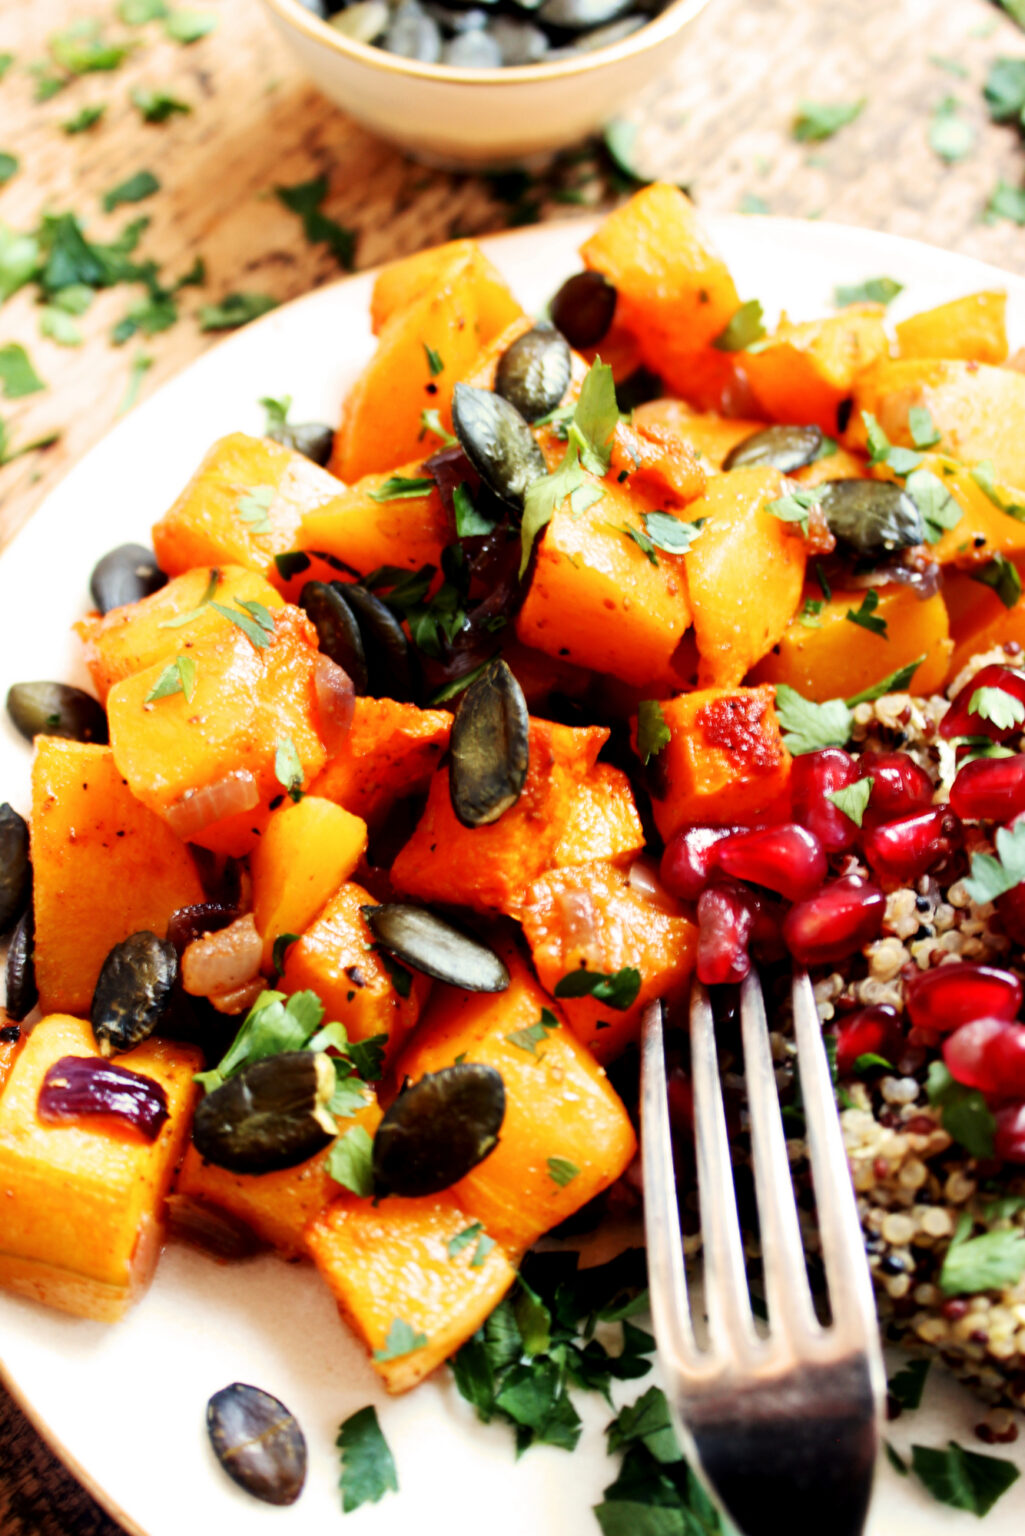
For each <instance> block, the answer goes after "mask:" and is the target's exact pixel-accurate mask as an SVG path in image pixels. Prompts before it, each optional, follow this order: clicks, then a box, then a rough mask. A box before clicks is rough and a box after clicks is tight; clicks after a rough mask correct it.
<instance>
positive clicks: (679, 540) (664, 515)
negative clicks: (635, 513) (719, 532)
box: [641, 512, 706, 555]
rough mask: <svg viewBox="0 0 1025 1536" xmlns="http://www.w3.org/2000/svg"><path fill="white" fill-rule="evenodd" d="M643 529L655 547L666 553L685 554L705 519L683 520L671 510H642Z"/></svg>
mask: <svg viewBox="0 0 1025 1536" xmlns="http://www.w3.org/2000/svg"><path fill="white" fill-rule="evenodd" d="M641 522H642V523H643V524H644V531H645V533H646V534H647V535H648V538H649V539H650V541H651V543H652V544H654V546H655V548H656V549H661V550H662V551H663V552H664V553H665V554H667V555H685V554H686V553H687V551H688V549H690V547H691V545H692V544H693V543H694V540H695V539H696V538H697V536H698V534H699V533H700V532H701V529H702V528H703V527H704V525H705V522H706V519H705V518H703V517H699V518H696V519H695V520H694V521H693V522H685V521H684V519H683V518H682V517H674V516H673V514H672V513H671V512H642V513H641Z"/></svg>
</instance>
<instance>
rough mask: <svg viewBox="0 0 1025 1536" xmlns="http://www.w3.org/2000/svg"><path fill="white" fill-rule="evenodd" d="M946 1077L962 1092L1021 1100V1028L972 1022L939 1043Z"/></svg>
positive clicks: (1024, 1080) (1024, 1084) (1024, 1074)
mask: <svg viewBox="0 0 1025 1536" xmlns="http://www.w3.org/2000/svg"><path fill="white" fill-rule="evenodd" d="M943 1060H944V1061H945V1062H946V1064H947V1067H948V1069H949V1071H950V1075H951V1076H952V1077H953V1078H955V1079H956V1080H957V1081H958V1082H959V1083H963V1084H964V1086H965V1087H966V1088H978V1089H980V1090H981V1091H982V1092H983V1093H987V1094H993V1095H994V1096H995V1097H997V1098H1001V1099H1020V1098H1025V1026H1022V1025H1021V1024H1017V1023H1014V1022H1013V1021H1012V1020H1010V1019H976V1020H975V1021H974V1022H973V1023H971V1024H963V1025H962V1026H961V1028H960V1029H956V1030H955V1031H954V1033H953V1034H952V1035H948V1036H947V1038H946V1039H945V1040H944V1042H943Z"/></svg>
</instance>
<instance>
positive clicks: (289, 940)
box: [270, 933, 302, 981]
mask: <svg viewBox="0 0 1025 1536" xmlns="http://www.w3.org/2000/svg"><path fill="white" fill-rule="evenodd" d="M301 937H302V935H301V934H298V933H279V934H278V936H277V938H276V939H275V940H274V944H273V947H272V949H271V959H270V964H271V970H272V971H273V972H274V975H273V978H272V979H273V980H274V981H277V979H278V977H279V976H280V975H281V973H282V971H283V970H284V969H285V956H286V955H287V953H288V951H289V950H290V949H291V947H292V945H293V944H298V942H299V940H300V938H301Z"/></svg>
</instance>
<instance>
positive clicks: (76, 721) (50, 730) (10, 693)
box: [7, 682, 107, 746]
mask: <svg viewBox="0 0 1025 1536" xmlns="http://www.w3.org/2000/svg"><path fill="white" fill-rule="evenodd" d="M7 713H8V714H9V715H10V717H11V719H12V720H13V722H14V724H15V725H16V726H17V728H18V730H19V731H20V732H21V734H22V735H23V736H24V737H25V740H26V741H32V740H33V738H34V737H36V736H63V737H64V738H65V739H66V740H68V741H94V742H98V743H99V744H100V745H101V746H102V745H106V742H107V716H106V715H105V714H104V711H103V706H102V705H101V704H98V703H97V702H96V700H95V699H94V698H92V697H91V695H90V694H88V693H85V692H84V691H83V690H82V689H81V688H72V687H71V686H70V685H69V684H68V683H45V682H40V683H14V684H12V686H11V687H10V688H9V689H8V690H7Z"/></svg>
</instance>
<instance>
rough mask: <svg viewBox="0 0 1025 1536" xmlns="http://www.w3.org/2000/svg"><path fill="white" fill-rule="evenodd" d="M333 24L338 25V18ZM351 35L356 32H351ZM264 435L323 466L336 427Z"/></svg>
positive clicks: (298, 425) (311, 424) (373, 1)
mask: <svg viewBox="0 0 1025 1536" xmlns="http://www.w3.org/2000/svg"><path fill="white" fill-rule="evenodd" d="M371 8H379V9H380V10H382V11H384V15H385V20H387V17H388V11H387V7H386V6H385V5H384V3H383V0H365V5H364V9H365V10H367V11H369V10H370V9H371ZM359 9H360V7H359V6H358V5H354V6H353V7H352V10H353V11H356V10H359ZM331 25H332V26H336V25H337V18H336V19H335V20H333V21H332V23H331ZM339 30H345V29H344V28H340V29H339ZM349 35H350V36H353V35H355V34H353V33H351V32H350V34H349ZM359 41H360V42H369V41H371V39H369V38H364V37H360V38H359ZM264 436H265V437H269V438H272V439H273V440H274V442H276V443H281V445H282V446H283V447H285V448H291V449H292V450H293V452H295V453H301V454H302V456H303V458H304V459H312V460H313V462H314V464H319V465H320V466H321V468H323V467H324V465H325V464H326V463H327V462H328V460H329V459H330V457H331V450H332V448H333V447H334V444H335V429H334V427H329V426H328V425H327V424H326V423H325V422H323V421H286V422H284V423H283V425H281V426H274V427H271V429H270V431H269V432H265V433H264Z"/></svg>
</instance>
